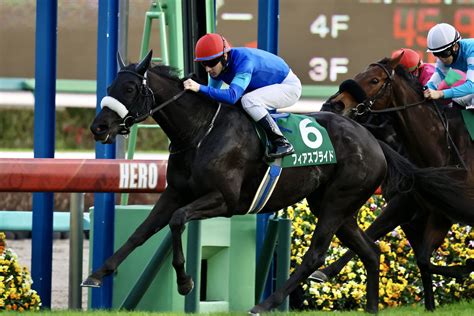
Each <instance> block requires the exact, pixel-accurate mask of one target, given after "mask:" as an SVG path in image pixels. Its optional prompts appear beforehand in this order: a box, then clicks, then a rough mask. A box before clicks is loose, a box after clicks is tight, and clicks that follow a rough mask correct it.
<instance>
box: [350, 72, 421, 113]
mask: <svg viewBox="0 0 474 316" xmlns="http://www.w3.org/2000/svg"><path fill="white" fill-rule="evenodd" d="M369 66H377V67H380V68H381V69H382V70H383V71H384V72H385V74H386V75H387V79H386V80H385V82H384V84H383V85H382V87H380V89H379V90H378V91H377V93H376V94H375V95H374V96H373V97H371V98H368V99H366V100H364V101H363V102H362V103H359V104H357V106H355V107H354V108H352V110H351V111H352V114H354V115H355V116H360V115H364V114H367V113H374V114H377V113H389V112H396V111H402V110H406V109H408V108H411V107H413V106H416V105H420V104H422V103H423V102H425V100H424V99H423V100H421V101H418V102H414V103H410V104H405V105H401V106H395V107H392V108H387V109H382V110H373V109H372V106H373V105H374V103H375V101H377V100H378V99H379V98H380V97H381V96H383V95H384V92H385V89H387V88H388V87H390V86H391V84H392V79H393V70H392V72H389V71H388V69H387V68H386V67H385V66H384V65H382V64H381V63H374V64H370V65H369ZM390 93H392V89H390Z"/></svg>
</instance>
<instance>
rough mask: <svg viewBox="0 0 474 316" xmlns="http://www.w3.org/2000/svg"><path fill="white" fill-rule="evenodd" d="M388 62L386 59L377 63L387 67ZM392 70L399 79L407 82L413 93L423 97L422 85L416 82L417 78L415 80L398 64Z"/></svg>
mask: <svg viewBox="0 0 474 316" xmlns="http://www.w3.org/2000/svg"><path fill="white" fill-rule="evenodd" d="M389 60H390V58H388V57H386V58H384V59H382V60H381V61H379V63H380V64H382V65H387V64H388V62H389ZM394 70H395V73H396V74H397V75H398V76H399V77H401V78H402V79H403V80H405V81H407V82H408V85H409V86H410V87H411V88H412V89H413V91H415V92H416V93H417V94H418V95H420V96H423V85H422V84H421V83H420V82H419V81H418V78H416V77H415V76H414V75H413V74H412V73H410V72H409V71H407V70H406V69H405V67H403V66H402V65H400V64H398V65H397V66H396V67H395V69H394Z"/></svg>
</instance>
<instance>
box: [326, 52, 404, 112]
mask: <svg viewBox="0 0 474 316" xmlns="http://www.w3.org/2000/svg"><path fill="white" fill-rule="evenodd" d="M402 56H403V53H402V54H400V55H399V56H398V57H395V58H393V59H392V58H384V59H382V60H381V61H379V62H377V63H373V64H370V65H369V66H368V67H367V69H365V70H364V71H363V72H361V73H359V74H357V75H356V76H355V77H354V79H349V80H346V81H344V82H343V83H341V85H340V86H339V91H338V92H337V93H336V94H335V95H333V96H331V97H330V98H329V99H328V100H327V101H326V102H325V103H324V104H323V107H322V110H325V111H331V112H336V113H339V114H343V115H345V116H349V117H353V118H354V117H356V116H359V115H362V114H365V113H367V112H369V111H370V110H372V109H374V110H376V109H382V108H386V107H388V106H390V98H391V93H392V90H391V84H392V80H393V77H394V74H395V68H396V66H397V65H398V64H399V62H400V59H401V57H402Z"/></svg>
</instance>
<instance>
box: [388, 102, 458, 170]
mask: <svg viewBox="0 0 474 316" xmlns="http://www.w3.org/2000/svg"><path fill="white" fill-rule="evenodd" d="M417 101H419V98H405V99H403V100H398V101H396V102H398V104H396V105H395V106H403V105H406V104H410V103H415V102H417ZM396 116H397V119H398V122H397V123H398V124H397V125H398V130H399V131H400V133H401V135H400V136H401V137H402V138H403V139H404V143H405V147H406V149H407V150H408V152H409V155H410V156H411V157H412V158H413V159H415V160H416V162H417V163H418V164H419V165H421V166H444V165H446V164H448V159H449V152H448V145H447V143H446V131H445V129H444V127H443V125H442V124H441V121H440V119H439V117H438V116H437V114H436V112H435V110H434V108H433V105H431V104H429V103H422V104H421V105H418V106H414V107H411V108H409V109H406V110H401V111H398V112H397V114H396Z"/></svg>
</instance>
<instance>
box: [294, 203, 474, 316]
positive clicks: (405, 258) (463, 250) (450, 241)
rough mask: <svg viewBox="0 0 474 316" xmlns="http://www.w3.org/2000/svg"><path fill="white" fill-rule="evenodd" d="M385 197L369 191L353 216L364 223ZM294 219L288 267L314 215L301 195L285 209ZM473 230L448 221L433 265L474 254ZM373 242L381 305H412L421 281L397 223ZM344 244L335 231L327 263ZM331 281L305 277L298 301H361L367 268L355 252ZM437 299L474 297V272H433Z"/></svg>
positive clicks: (343, 306) (315, 305) (303, 246)
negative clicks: (464, 276)
mask: <svg viewBox="0 0 474 316" xmlns="http://www.w3.org/2000/svg"><path fill="white" fill-rule="evenodd" d="M384 205H385V201H384V199H383V198H382V197H381V196H373V197H372V198H371V199H369V201H368V202H367V203H366V204H365V205H364V206H363V207H362V208H361V210H360V212H359V215H358V221H359V225H360V227H362V228H363V229H366V228H367V227H368V226H369V225H370V223H372V222H373V220H374V219H375V217H376V216H377V215H378V214H379V213H380V212H381V209H382V207H383V206H384ZM286 211H287V214H288V216H289V217H290V218H291V219H293V229H292V237H291V238H292V248H291V267H292V271H293V270H294V268H295V267H296V266H297V265H299V264H301V262H302V257H303V255H304V253H305V252H306V250H307V248H308V246H309V245H310V241H311V237H312V233H313V230H314V228H315V225H316V219H315V218H314V216H313V214H312V213H311V212H310V210H309V208H308V206H307V203H306V202H305V201H304V202H302V203H298V204H296V205H294V206H292V207H288V208H287V209H286ZM473 238H474V231H473V230H472V228H471V227H469V226H459V225H453V227H452V229H451V231H450V232H449V234H448V236H447V238H446V240H445V242H444V243H443V245H442V246H441V247H440V248H439V249H437V250H436V251H435V253H434V255H433V257H432V262H433V263H434V264H438V265H452V264H465V263H466V259H468V258H472V257H473V256H474V241H473ZM378 245H379V246H380V250H381V258H380V279H379V280H380V289H379V294H380V303H379V307H380V308H386V307H392V306H400V305H407V304H408V305H412V304H416V303H418V302H420V301H421V300H422V299H423V293H422V292H423V286H422V283H421V278H420V275H419V271H418V267H417V265H416V260H415V257H414V254H413V251H412V250H411V247H410V245H409V242H408V241H407V239H406V238H405V235H404V233H403V231H402V230H401V229H400V228H399V227H398V228H397V229H395V230H394V231H392V232H391V233H390V234H388V235H387V236H385V237H384V238H382V239H381V240H380V241H379V242H378ZM345 251H346V248H344V247H343V246H341V243H340V241H339V240H338V239H337V238H336V237H335V238H334V239H333V240H332V242H331V245H330V247H329V250H328V255H327V257H326V264H330V263H332V262H334V261H335V260H337V259H338V258H339V257H340V256H341V255H342V254H343V253H344V252H345ZM330 281H331V282H325V283H316V282H313V281H306V282H305V283H303V284H302V287H303V290H304V294H303V305H304V306H305V307H306V308H308V309H320V310H347V309H360V310H362V309H363V308H364V306H365V302H366V298H365V294H366V291H365V281H366V271H365V268H364V266H363V264H362V262H361V261H360V260H359V259H358V258H355V259H353V260H352V261H351V262H349V264H347V265H346V267H344V269H343V270H342V271H341V273H340V274H339V275H338V276H337V277H335V278H334V279H332V280H330ZM433 286H434V293H435V300H436V304H437V305H439V304H449V303H452V302H455V301H460V300H462V299H471V298H473V297H474V273H471V275H470V277H469V278H467V279H465V280H456V279H452V278H448V277H443V276H440V275H433Z"/></svg>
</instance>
